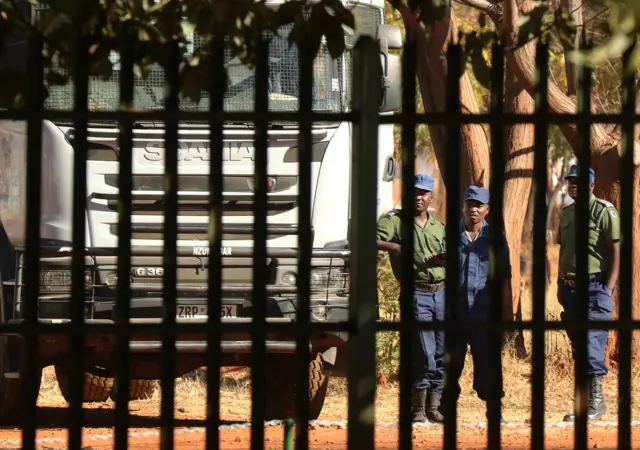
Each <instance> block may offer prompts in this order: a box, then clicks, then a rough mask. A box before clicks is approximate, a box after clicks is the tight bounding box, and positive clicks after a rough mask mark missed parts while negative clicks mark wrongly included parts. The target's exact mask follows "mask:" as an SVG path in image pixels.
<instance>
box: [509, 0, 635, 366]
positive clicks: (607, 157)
mask: <svg viewBox="0 0 640 450" xmlns="http://www.w3.org/2000/svg"><path fill="white" fill-rule="evenodd" d="M504 6H505V8H504V10H505V15H504V22H505V24H504V26H505V28H507V29H510V30H513V29H515V30H516V31H517V27H518V23H519V17H518V16H519V14H518V8H517V6H516V0H505V1H504ZM534 42H535V41H534ZM507 61H511V62H512V64H513V69H514V73H515V74H516V76H517V77H518V79H519V80H520V81H521V82H522V83H523V85H524V87H525V88H526V89H527V91H529V93H530V94H533V93H534V91H535V71H536V66H535V54H534V52H532V51H531V47H530V46H528V45H525V46H522V47H520V48H518V49H517V50H514V51H512V52H507ZM548 87H549V96H548V99H549V107H550V110H551V112H553V113H568V114H575V113H576V112H577V103H576V101H575V99H573V98H571V97H570V96H568V95H567V94H566V93H565V92H563V91H562V89H560V87H558V86H557V85H556V84H555V83H553V82H551V81H550V82H549V86H548ZM592 103H593V102H592ZM560 129H561V131H562V133H563V135H564V137H565V139H566V140H567V142H568V144H569V145H570V146H571V148H572V149H573V151H574V153H575V154H576V155H577V156H578V157H579V156H580V150H581V149H580V147H579V139H578V128H577V126H576V125H575V124H568V125H562V126H560ZM590 131H591V133H590V142H589V144H590V152H591V157H592V167H593V169H594V170H595V172H596V189H595V191H594V193H595V195H596V196H598V197H600V198H603V199H605V200H607V201H609V202H611V203H613V204H614V205H616V207H617V208H618V210H619V211H620V183H619V166H620V136H619V135H617V134H616V133H615V132H613V131H612V130H608V129H607V128H606V127H605V126H603V125H602V124H593V125H591V127H590ZM639 164H640V142H638V140H636V141H635V143H634V165H635V166H636V175H635V183H636V184H637V183H638V182H639V180H638V176H640V175H638V173H637V171H638V165H639ZM638 187H640V185H638V186H637V187H636V188H635V192H638ZM625 213H629V211H628V210H627V209H626V208H625V211H624V212H623V211H621V214H625ZM631 213H632V214H633V217H634V218H637V217H638V215H639V214H640V198H639V196H638V195H636V196H635V197H634V204H633V206H632V210H631ZM638 226H639V225H638V220H634V230H635V229H636V228H637V227H638ZM633 247H634V252H633V258H632V263H633V267H634V272H636V271H637V274H638V275H640V234H638V233H635V234H634V242H633ZM623 264H624V262H623ZM634 278H635V273H634ZM614 304H615V306H616V310H617V307H618V299H617V295H616V298H615V299H614ZM633 310H634V311H640V283H634V287H633ZM610 335H611V338H610V341H609V344H608V347H609V352H608V356H609V357H615V354H612V353H611V352H612V351H614V350H615V348H616V345H615V344H616V343H617V337H616V336H615V335H614V333H610ZM632 354H633V357H634V358H637V357H638V356H640V340H638V339H636V338H635V336H634V341H633V349H632Z"/></svg>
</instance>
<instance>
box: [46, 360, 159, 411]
mask: <svg viewBox="0 0 640 450" xmlns="http://www.w3.org/2000/svg"><path fill="white" fill-rule="evenodd" d="M55 371H56V379H57V380H58V386H59V387H60V392H61V393H62V396H63V397H64V399H65V400H66V401H67V402H69V401H70V398H71V392H70V391H69V375H68V374H67V371H66V370H65V369H64V368H62V367H61V366H55ZM113 382H114V379H113V378H111V377H103V376H99V375H94V374H92V373H90V372H85V373H84V393H83V398H82V401H83V403H94V402H106V401H107V400H108V399H109V398H111V399H112V400H114V401H115V398H114V397H115V392H114V390H113ZM155 389H156V381H155V380H136V379H134V380H130V382H129V399H130V400H144V399H146V398H149V397H151V396H152V395H153V392H154V391H155Z"/></svg>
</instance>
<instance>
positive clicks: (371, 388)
mask: <svg viewBox="0 0 640 450" xmlns="http://www.w3.org/2000/svg"><path fill="white" fill-rule="evenodd" d="M378 51H379V47H378V44H377V43H376V42H375V41H374V40H373V39H372V38H370V37H368V36H362V37H360V38H359V39H358V42H357V43H356V45H355V48H354V55H353V79H354V80H358V82H359V84H357V85H354V86H355V88H354V90H353V108H354V110H355V111H356V113H357V114H358V119H357V121H355V122H354V124H353V141H352V143H353V144H352V156H351V226H350V229H351V230H357V232H354V233H352V234H351V239H352V240H351V248H352V250H353V259H352V261H351V263H352V264H351V270H352V271H351V285H350V289H349V299H350V301H349V322H351V324H352V326H353V330H352V332H351V333H350V334H349V343H348V346H349V367H348V384H349V394H348V399H349V406H348V408H349V412H348V419H349V429H348V431H347V443H348V448H349V449H358V450H359V449H365V448H366V449H368V448H373V446H374V415H375V394H376V317H377V311H376V303H377V302H376V298H377V283H376V279H377V277H376V262H377V258H376V255H377V251H376V245H375V242H376V195H375V192H376V189H377V185H378V183H377V173H378V170H377V169H378V167H377V166H378V163H377V158H373V157H371V155H377V154H378V132H377V131H378V125H379V115H378V109H379V107H380V97H379V94H378V95H373V93H374V92H376V93H379V92H380V79H381V78H380V77H381V76H382V67H381V65H380V57H379V55H378Z"/></svg>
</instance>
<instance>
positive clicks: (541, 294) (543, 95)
mask: <svg viewBox="0 0 640 450" xmlns="http://www.w3.org/2000/svg"><path fill="white" fill-rule="evenodd" d="M536 67H537V69H538V70H537V72H536V96H535V99H534V100H535V107H536V112H537V113H540V114H544V113H545V112H547V111H548V110H549V102H548V97H547V89H548V86H547V83H548V73H549V72H548V71H549V49H548V47H547V46H546V45H545V44H544V43H543V42H542V41H541V40H540V41H538V45H537V48H536ZM548 133H549V127H548V126H547V125H545V124H536V125H535V130H534V134H535V135H534V152H535V153H534V155H533V185H532V186H533V192H532V195H534V215H533V274H532V277H533V281H532V283H531V285H532V289H533V292H532V298H533V322H534V323H535V324H537V325H540V324H542V323H544V321H545V317H546V287H547V278H546V262H547V233H546V231H547V230H546V228H547V157H548V153H547V140H548ZM549 201H553V199H552V198H550V199H549ZM544 341H545V331H544V330H536V331H534V332H533V336H532V342H531V346H532V349H531V353H532V356H531V358H532V367H531V369H532V377H531V447H532V449H534V450H536V449H543V448H544V422H545V420H544V412H545V408H544V403H545V402H544V394H545V393H544V387H545V360H544V358H545V342H544Z"/></svg>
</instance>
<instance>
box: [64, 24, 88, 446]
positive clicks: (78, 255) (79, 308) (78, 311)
mask: <svg viewBox="0 0 640 450" xmlns="http://www.w3.org/2000/svg"><path fill="white" fill-rule="evenodd" d="M73 81H74V94H73V102H74V105H73V107H74V110H76V111H79V112H87V111H88V109H89V108H88V105H87V102H88V98H89V44H88V39H87V38H86V37H85V36H83V35H82V34H80V35H79V36H78V40H77V44H76V62H75V67H74V73H73ZM73 125H74V126H73V128H74V131H73V150H74V153H73V213H72V226H73V231H72V243H73V245H72V247H73V253H72V260H71V307H70V313H71V324H72V327H71V333H70V338H71V343H70V344H71V345H70V355H69V356H70V357H69V366H68V372H67V376H68V379H69V396H70V399H69V410H68V412H69V447H70V448H73V449H80V448H82V419H83V411H82V400H83V395H84V343H85V332H84V308H85V304H84V296H85V284H86V283H85V279H84V271H85V259H84V247H85V245H86V235H85V234H86V233H85V225H86V224H85V219H86V214H87V212H86V211H87V200H86V198H87V121H86V120H82V119H78V120H75V121H74V124H73Z"/></svg>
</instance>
